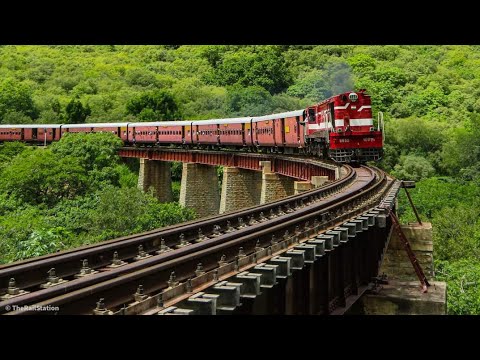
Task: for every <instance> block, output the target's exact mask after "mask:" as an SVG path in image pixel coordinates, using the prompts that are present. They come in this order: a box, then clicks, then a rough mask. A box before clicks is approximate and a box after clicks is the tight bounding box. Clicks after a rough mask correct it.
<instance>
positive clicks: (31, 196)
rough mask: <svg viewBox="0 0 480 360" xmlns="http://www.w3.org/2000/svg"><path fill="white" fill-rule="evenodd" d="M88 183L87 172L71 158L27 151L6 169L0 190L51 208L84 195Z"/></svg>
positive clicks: (44, 152) (43, 151)
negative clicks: (58, 203)
mask: <svg viewBox="0 0 480 360" xmlns="http://www.w3.org/2000/svg"><path fill="white" fill-rule="evenodd" d="M88 186H89V181H88V178H87V174H86V171H85V169H84V168H83V167H82V166H81V165H80V162H79V161H78V160H77V159H76V158H74V157H72V156H58V155H56V154H54V153H53V152H52V151H51V150H49V149H47V150H36V151H31V152H24V153H21V154H19V155H18V156H16V157H15V158H14V159H13V160H12V162H11V164H10V165H9V166H8V167H7V168H6V169H4V170H3V172H2V177H1V179H0V190H1V191H4V192H5V193H6V194H8V195H9V196H13V197H15V198H17V199H19V200H21V201H22V202H24V203H28V204H34V205H38V204H46V205H47V206H52V205H54V204H56V203H57V202H58V201H60V200H61V199H73V198H74V197H76V196H77V195H82V194H84V193H85V191H86V190H87V188H88Z"/></svg>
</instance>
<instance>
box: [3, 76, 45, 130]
mask: <svg viewBox="0 0 480 360" xmlns="http://www.w3.org/2000/svg"><path fill="white" fill-rule="evenodd" d="M8 113H10V116H12V113H13V114H17V115H15V116H16V118H22V119H24V117H28V118H29V119H30V121H29V122H31V120H32V119H36V118H37V117H38V109H37V107H36V106H35V104H34V102H33V99H32V89H31V88H30V86H28V85H27V84H25V83H21V82H18V81H16V80H14V79H13V78H7V79H5V80H3V81H2V82H0V119H2V122H3V123H5V120H4V118H5V116H6V115H7V114H8ZM22 122H26V121H25V120H24V121H22Z"/></svg>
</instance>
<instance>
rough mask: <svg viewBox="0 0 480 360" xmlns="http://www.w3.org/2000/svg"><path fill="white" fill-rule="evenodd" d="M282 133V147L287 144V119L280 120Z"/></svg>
mask: <svg viewBox="0 0 480 360" xmlns="http://www.w3.org/2000/svg"><path fill="white" fill-rule="evenodd" d="M280 131H281V133H282V145H285V143H286V142H287V141H286V139H285V118H281V119H280Z"/></svg>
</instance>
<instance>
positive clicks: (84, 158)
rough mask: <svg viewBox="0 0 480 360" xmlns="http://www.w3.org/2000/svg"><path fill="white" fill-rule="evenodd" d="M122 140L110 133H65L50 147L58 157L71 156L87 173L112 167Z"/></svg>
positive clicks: (116, 159)
mask: <svg viewBox="0 0 480 360" xmlns="http://www.w3.org/2000/svg"><path fill="white" fill-rule="evenodd" d="M122 145H123V142H122V140H120V139H119V138H118V137H117V136H115V135H114V134H111V133H67V134H64V135H63V136H62V139H61V140H60V141H58V142H55V143H54V144H53V145H52V152H53V153H54V154H58V156H59V157H65V156H72V157H74V158H76V159H77V160H78V161H79V163H80V164H81V165H82V167H84V168H85V169H86V170H87V171H91V170H93V169H95V168H96V169H101V168H104V167H109V166H114V165H116V164H117V163H118V161H119V160H120V157H119V156H118V155H117V150H118V149H119V148H120V147H121V146H122Z"/></svg>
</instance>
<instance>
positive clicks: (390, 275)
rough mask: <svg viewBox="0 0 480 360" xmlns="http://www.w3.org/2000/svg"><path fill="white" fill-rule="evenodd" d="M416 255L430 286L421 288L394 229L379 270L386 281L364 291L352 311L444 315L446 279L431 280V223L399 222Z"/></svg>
mask: <svg viewBox="0 0 480 360" xmlns="http://www.w3.org/2000/svg"><path fill="white" fill-rule="evenodd" d="M401 227H402V230H403V232H404V233H405V236H406V237H407V239H408V241H409V243H410V246H411V248H412V250H413V252H414V253H415V256H416V258H417V260H418V262H419V263H420V265H421V267H422V269H423V271H424V273H425V275H426V276H427V279H429V282H430V284H431V286H430V287H429V288H428V291H427V292H426V293H423V292H422V291H421V287H420V282H419V280H418V279H417V276H416V274H415V271H414V269H413V266H412V264H411V262H410V259H409V258H408V256H407V253H406V251H405V249H404V247H403V244H402V243H401V241H400V240H399V239H398V236H397V234H396V233H395V232H394V233H393V234H392V237H391V239H390V242H389V245H388V249H387V251H386V254H385V259H384V260H383V263H382V267H381V269H380V271H379V274H386V275H387V279H388V284H384V285H381V286H380V287H379V288H378V289H375V291H374V292H370V293H367V294H365V295H364V296H363V297H362V299H361V301H360V303H359V306H358V308H357V309H354V312H357V313H363V314H369V315H377V314H378V315H380V314H381V315H417V314H418V315H444V314H445V313H446V290H447V289H446V283H445V282H434V281H432V279H433V277H434V271H433V242H432V225H431V224H430V223H423V224H422V225H420V224H416V223H413V224H408V225H402V226H401Z"/></svg>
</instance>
